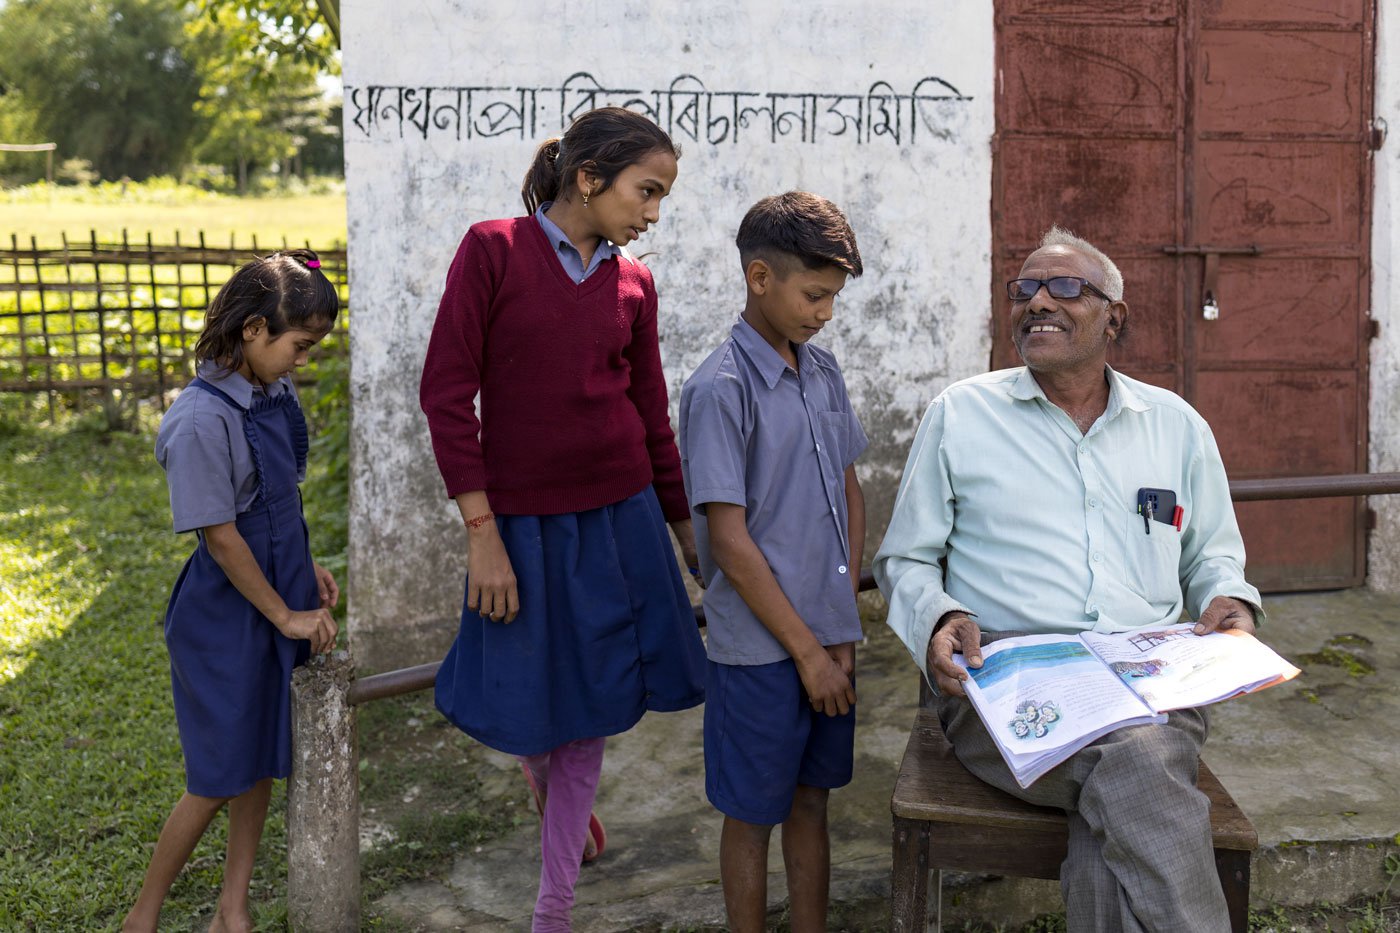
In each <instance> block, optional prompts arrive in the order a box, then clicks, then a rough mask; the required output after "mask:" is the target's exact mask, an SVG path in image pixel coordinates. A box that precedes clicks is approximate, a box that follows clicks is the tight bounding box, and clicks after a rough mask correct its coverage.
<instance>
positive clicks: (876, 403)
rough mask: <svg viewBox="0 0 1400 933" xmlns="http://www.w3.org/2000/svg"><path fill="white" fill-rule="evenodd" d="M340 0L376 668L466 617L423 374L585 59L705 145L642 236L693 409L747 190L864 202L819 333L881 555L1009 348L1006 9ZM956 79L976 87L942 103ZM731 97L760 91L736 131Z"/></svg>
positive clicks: (358, 415)
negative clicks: (480, 239) (1005, 306)
mask: <svg viewBox="0 0 1400 933" xmlns="http://www.w3.org/2000/svg"><path fill="white" fill-rule="evenodd" d="M342 15H343V22H344V28H345V33H344V48H345V57H344V64H345V84H346V95H345V102H346V106H345V117H346V127H345V129H346V133H345V141H346V146H345V149H346V165H347V174H348V185H349V222H350V275H351V279H352V287H353V289H354V294H355V314H354V319H353V323H352V339H353V349H352V359H353V369H352V373H353V374H352V396H353V405H354V424H353V432H352V451H353V458H354V462H353V469H352V480H351V483H352V486H351V526H350V538H351V553H350V584H351V613H350V631H351V637H352V641H353V642H354V648H355V652H356V654H357V656H358V657H359V658H360V659H361V663H362V664H365V665H367V666H368V667H371V668H378V669H383V668H385V667H393V666H399V665H401V664H405V663H414V662H418V661H424V660H429V659H431V658H433V657H434V656H435V653H436V652H438V651H439V650H440V648H441V646H442V645H443V644H444V643H445V641H446V640H447V639H448V638H450V636H451V635H452V634H453V633H454V632H455V624H456V619H457V615H458V612H459V610H460V601H461V591H462V572H463V568H464V566H465V562H464V553H463V550H464V543H465V542H464V534H463V532H462V531H461V529H460V528H459V527H458V521H457V518H456V513H455V510H454V509H453V508H452V507H451V506H450V503H448V502H446V501H445V500H444V499H443V493H442V486H441V483H440V481H439V479H438V475H437V471H436V468H435V466H434V464H433V461H432V456H431V453H430V450H429V444H428V434H427V429H426V426H425V422H424V420H423V417H422V414H421V412H420V411H419V409H418V402H417V388H418V375H419V368H420V364H421V361H422V357H423V350H424V347H425V345H426V341H427V335H428V332H429V329H430V327H431V324H432V320H433V316H434V314H435V312H436V307H437V300H438V297H439V294H440V289H441V283H442V281H443V277H444V275H445V273H446V270H447V266H448V263H449V262H450V260H451V258H452V255H453V253H454V251H455V249H456V246H457V243H458V241H459V240H460V238H461V236H462V234H463V233H464V232H465V230H466V228H467V227H468V226H469V225H470V224H472V223H473V222H475V221H478V220H483V219H487V218H492V217H501V216H513V215H517V214H519V213H521V211H522V207H521V202H520V199H519V196H518V190H519V183H520V178H521V176H522V175H523V174H524V171H525V169H526V166H527V164H528V162H529V160H530V157H531V155H532V153H533V151H534V148H535V145H536V143H537V142H539V141H540V140H542V139H544V138H545V137H546V136H549V135H557V134H558V133H559V131H560V130H559V128H560V119H561V99H562V102H563V107H564V108H567V109H569V110H572V109H573V108H575V107H578V106H584V107H586V106H588V103H587V102H588V100H589V98H588V97H586V96H585V94H584V93H583V92H584V91H585V90H586V89H587V88H588V87H589V86H590V79H585V78H581V77H575V78H574V79H573V80H572V81H569V80H568V79H569V78H570V76H571V75H575V74H576V73H578V72H586V73H587V74H588V75H591V80H595V81H596V86H601V87H603V88H609V89H630V90H628V91H626V92H622V91H618V92H606V93H599V94H598V96H597V97H596V98H594V100H595V101H596V103H597V104H600V105H601V104H603V103H618V104H623V103H626V102H627V100H629V99H634V100H635V101H636V102H635V103H633V104H630V106H633V107H635V108H638V109H642V108H651V109H652V111H653V112H654V113H655V115H656V116H657V118H658V119H659V122H661V123H662V125H663V126H666V127H668V128H669V129H670V130H671V131H672V132H673V135H674V136H675V137H676V139H677V141H678V142H679V143H680V144H681V146H682V148H683V150H684V154H683V157H682V159H681V162H680V177H679V179H678V181H677V184H676V188H675V192H674V194H673V195H672V197H671V198H670V199H669V200H668V202H667V203H666V204H664V205H663V212H662V220H661V224H660V226H658V227H657V228H655V229H654V230H653V231H652V232H651V233H649V234H648V235H647V237H646V238H644V239H643V240H642V241H640V242H639V243H637V244H634V249H636V250H637V251H638V252H644V251H655V252H656V253H657V255H655V256H654V257H652V258H650V259H649V260H648V264H649V265H650V266H651V269H652V271H653V273H654V274H655V277H656V281H657V286H658V290H659V292H660V296H661V335H662V354H663V357H664V360H665V363H666V368H667V372H668V375H669V377H670V382H671V390H672V401H673V409H674V401H675V399H676V397H677V396H678V394H679V388H680V385H681V383H682V382H683V381H684V379H685V377H686V375H687V374H688V373H689V372H690V371H691V370H692V369H693V368H694V367H695V366H696V364H698V363H699V362H700V360H701V359H702V358H703V357H704V355H705V354H706V353H707V352H708V351H709V350H710V349H711V348H712V347H714V346H715V345H716V344H717V343H718V341H719V340H720V339H722V337H723V336H724V334H725V333H726V332H727V330H728V328H729V326H730V324H731V323H732V320H733V318H734V317H735V315H736V314H737V313H738V311H739V310H740V309H741V307H742V300H743V287H742V283H741V279H740V275H739V265H738V258H737V255H736V253H735V250H734V247H733V237H734V233H735V231H736V229H737V227H738V223H739V220H740V218H741V217H742V216H743V213H744V211H745V210H746V209H747V208H748V206H749V205H750V204H751V203H752V202H753V201H755V200H756V199H758V198H759V197H762V196H764V195H767V194H772V193H776V192H780V191H783V190H787V189H789V188H806V189H809V190H812V191H815V192H817V193H820V194H822V195H825V196H827V197H829V198H831V199H832V200H834V201H835V202H836V203H837V204H839V205H840V206H841V207H842V208H843V209H845V211H846V212H847V214H848V216H849V217H850V220H851V223H852V226H853V227H854V228H855V231H856V235H857V237H858V239H859V242H860V246H861V251H862V254H863V257H864V259H865V268H866V275H865V277H864V278H863V279H860V280H857V281H854V282H852V283H851V284H850V285H849V286H848V288H847V289H846V291H845V293H844V294H843V297H842V299H841V300H840V302H839V303H838V307H837V317H836V319H835V321H834V322H833V323H832V324H831V325H830V326H828V328H827V329H826V331H825V332H824V333H823V341H824V342H825V343H826V344H827V345H828V346H830V347H831V348H832V349H833V350H834V351H835V352H836V353H837V355H838V357H839V358H840V359H841V361H842V363H843V365H844V367H845V370H846V376H847V381H848V383H849V385H850V388H851V393H852V396H853V398H854V400H855V403H856V406H857V408H858V410H859V411H860V413H861V415H862V418H863V419H864V421H865V423H866V427H867V432H868V433H869V434H870V436H871V438H872V441H873V443H872V447H871V450H870V452H869V453H868V454H867V456H866V458H865V461H864V462H863V464H862V465H861V470H862V476H863V478H864V479H865V482H866V486H867V490H868V498H869V500H870V505H871V514H870V525H871V527H872V528H873V529H876V532H877V534H876V536H874V541H873V542H872V545H871V546H870V547H869V548H868V550H870V551H871V552H873V543H877V542H878V530H879V529H881V528H883V527H884V524H885V522H886V520H887V518H888V514H889V508H890V506H891V504H892V500H893V494H894V490H895V487H896V485H897V482H898V475H899V471H900V469H901V468H902V466H903V460H904V455H905V451H906V448H907V445H908V442H909V440H910V438H911V436H912V432H913V428H914V426H915V425H916V423H917V419H918V417H919V415H920V414H921V412H922V410H923V408H924V406H925V405H926V404H927V402H928V400H929V399H931V398H932V397H933V395H935V394H936V393H937V392H938V391H939V390H941V389H942V388H943V387H944V386H945V385H947V384H948V383H949V382H951V381H953V380H955V379H959V378H962V377H964V376H968V375H971V374H974V373H977V372H980V371H982V370H983V369H985V368H986V365H987V360H988V358H989V337H988V331H989V323H988V309H989V295H988V293H987V272H986V270H987V268H988V262H989V261H990V241H991V232H990V219H989V208H988V205H989V199H990V187H991V154H990V150H989V145H988V143H989V139H990V137H991V134H992V131H993V124H994V121H993V55H994V45H993V33H992V5H991V3H990V2H988V0H982V2H974V3H956V4H927V3H922V2H895V0H870V2H865V3H851V2H849V0H803V2H795V0H770V2H768V3H755V2H751V0H750V2H745V0H714V2H704V3H679V2H639V0H609V2H606V3H600V2H578V3H569V4H560V3H547V2H543V0H520V2H516V3H509V4H505V3H486V2H464V0H396V2H392V3H390V2H385V0H344V2H343V4H342ZM685 75H689V76H693V77H692V78H691V79H689V80H678V79H680V78H682V76H685ZM929 78H938V79H942V81H943V82H946V85H944V84H940V83H938V82H936V81H926V80H925V79H929ZM566 82H567V88H568V91H567V92H561V90H560V89H561V87H563V86H565V84H566ZM881 82H883V83H881ZM949 86H951V88H954V89H956V92H958V93H957V96H960V97H961V98H962V99H955V100H947V99H945V100H937V99H934V98H936V97H947V96H953V91H952V90H950V87H949ZM428 89H431V93H430V94H429V91H428ZM463 89H472V90H470V92H468V91H467V90H463ZM687 90H688V91H702V90H703V91H707V92H708V95H701V96H691V95H687V94H685V93H679V92H680V91H687ZM672 91H675V92H674V93H668V92H672ZM735 92H743V94H742V95H736V93H735ZM916 92H917V95H918V99H917V100H916V99H914V96H915V94H916ZM773 94H778V95H785V96H781V97H776V98H775V97H771V96H770V95H773ZM804 95H809V96H804ZM522 101H523V103H524V104H525V106H524V107H523V108H522V107H521V104H522ZM692 105H693V106H695V108H696V109H695V110H687V108H688V107H690V106H692ZM736 108H742V109H748V110H749V112H748V113H746V114H744V116H743V118H742V119H741V120H740V121H739V125H737V126H736V125H735V121H734V115H735V109H736ZM765 108H766V109H765ZM775 110H776V116H777V117H778V118H779V119H778V121H777V126H776V127H775V126H774V118H775V114H774V111H775ZM522 112H523V114H524V116H523V118H522V116H521V114H522ZM697 114H698V116H699V125H698V126H697V124H696V116H697ZM522 119H523V123H524V126H523V128H522V126H521V124H522ZM1397 122H1400V121H1397Z"/></svg>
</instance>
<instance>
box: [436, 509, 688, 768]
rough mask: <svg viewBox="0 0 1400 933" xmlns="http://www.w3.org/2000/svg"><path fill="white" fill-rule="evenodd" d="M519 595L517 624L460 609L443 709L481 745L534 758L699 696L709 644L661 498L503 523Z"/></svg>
mask: <svg viewBox="0 0 1400 933" xmlns="http://www.w3.org/2000/svg"><path fill="white" fill-rule="evenodd" d="M496 524H497V527H498V528H500V531H501V538H502V540H504V542H505V546H506V552H507V554H509V556H510V561H511V567H512V569H513V570H514V572H515V578H516V585H517V587H518V589H519V593H520V614H519V615H518V616H517V617H516V619H515V621H514V622H511V623H509V624H506V623H503V622H496V621H492V620H491V619H490V618H488V617H486V616H483V615H481V614H480V613H479V612H475V611H473V610H471V609H468V608H467V607H466V601H465V598H464V599H463V604H462V623H461V628H460V629H459V631H458V633H457V640H456V641H455V642H454V643H453V645H452V648H451V649H450V650H449V651H448V652H447V657H446V658H445V659H444V660H443V664H442V669H441V670H440V671H439V672H438V676H437V687H436V692H435V696H436V702H437V707H438V709H439V710H441V711H442V714H443V715H444V716H446V717H447V718H448V719H449V720H450V721H451V722H452V723H453V724H454V725H456V726H457V727H458V728H459V729H461V730H462V731H463V732H465V733H467V734H468V735H470V736H471V737H472V738H474V739H476V740H478V741H479V742H481V743H483V744H485V745H489V746H490V747H492V748H495V749H498V750H500V751H503V752H506V753H509V754H514V755H535V754H539V753H540V752H545V751H549V750H550V749H553V748H557V747H558V746H560V745H563V744H564V743H566V742H571V741H574V740H575V739H585V738H597V737H600V736H608V735H616V734H617V733H619V732H625V731H627V730H628V729H630V728H632V726H634V725H636V723H637V721H638V720H639V719H641V718H642V714H643V713H645V712H646V711H648V710H653V711H657V712H669V711H674V710H681V709H688V708H690V707H692V706H696V705H698V704H699V703H701V702H702V701H703V700H704V698H705V688H704V684H705V648H704V645H703V644H702V643H701V641H700V633H699V631H698V630H697V628H696V625H695V614H694V612H693V610H692V609H691V607H690V600H689V598H688V597H687V595H686V591H685V586H684V584H683V583H682V582H681V577H680V573H679V570H678V568H677V567H676V560H675V557H674V553H675V552H674V551H673V550H672V547H671V539H670V536H669V535H668V534H667V531H666V524H665V521H664V519H663V518H662V514H661V507H660V505H659V504H658V502H657V500H656V494H655V493H654V492H653V491H652V489H651V487H650V486H648V487H647V488H646V489H645V490H643V491H642V492H640V493H637V494H636V495H634V496H632V497H630V498H628V499H624V500H623V501H621V502H617V503H614V504H613V505H609V506H605V507H603V508H600V509H592V510H590V511H587V512H573V513H568V514H565V515H505V516H498V517H497V519H496Z"/></svg>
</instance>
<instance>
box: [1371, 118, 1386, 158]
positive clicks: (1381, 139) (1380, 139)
mask: <svg viewBox="0 0 1400 933" xmlns="http://www.w3.org/2000/svg"><path fill="white" fill-rule="evenodd" d="M1387 129H1389V127H1387V126H1386V122H1385V117H1374V118H1372V120H1371V151H1372V152H1379V151H1380V148H1381V147H1382V146H1384V145H1385V133H1386V130H1387Z"/></svg>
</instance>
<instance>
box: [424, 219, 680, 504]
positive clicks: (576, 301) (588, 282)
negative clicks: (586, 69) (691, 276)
mask: <svg viewBox="0 0 1400 933" xmlns="http://www.w3.org/2000/svg"><path fill="white" fill-rule="evenodd" d="M478 393H479V395H480V402H481V418H480V420H478V419H477V415H476V412H475V411H474V410H473V402H474V401H475V400H476V399H477V398H478ZM419 401H420V402H421V404H422V406H423V411H424V413H425V414H426V415H427V416H428V430H429V432H430V433H431V434H432V439H433V453H434V454H435V455H436V457H437V463H438V469H439V470H441V471H442V478H443V481H444V482H445V483H446V485H447V494H448V495H449V496H457V495H458V494H460V493H464V492H472V491H475V490H478V489H484V490H486V493H487V496H488V498H489V499H490V501H491V509H492V511H494V512H498V513H500V514H502V515H557V514H561V513H564V512H581V511H584V510H586V509H595V508H599V507H601V506H604V505H609V504H611V503H613V502H619V501H621V500H623V499H625V498H627V497H628V496H631V495H635V494H636V493H638V492H641V491H642V490H643V489H645V488H646V487H647V485H648V484H652V485H654V486H655V487H656V495H657V497H658V498H659V499H660V500H661V509H662V512H663V513H664V514H665V516H666V520H667V521H677V520H679V519H684V518H689V517H690V510H689V508H688V507H687V505H686V500H685V490H684V487H683V486H682V483H681V464H680V455H679V454H678V453H677V452H676V441H675V436H674V435H673V434H672V433H671V421H670V414H669V409H668V407H667V402H666V379H665V374H664V373H663V372H662V369H661V350H660V347H658V345H657V337H656V287H655V286H654V285H653V284H652V280H651V273H650V272H649V271H647V268H646V267H645V266H643V265H641V264H640V263H638V262H636V261H634V260H632V259H630V258H629V257H626V256H620V257H618V258H617V259H614V260H609V261H607V262H604V263H603V264H602V265H601V266H599V267H598V268H597V269H596V270H595V271H594V272H593V274H592V275H590V276H589V277H588V278H587V279H585V280H584V281H583V282H582V283H581V284H580V283H577V282H574V281H572V280H571V279H570V278H569V276H568V274H567V273H565V272H564V269H563V266H561V265H560V263H559V260H558V258H557V257H556V256H554V255H553V252H552V250H551V248H550V244H549V240H548V239H547V238H546V237H545V234H544V231H543V230H541V229H540V225H539V222H538V221H536V220H535V219H534V218H533V217H518V218H515V219H513V220H491V221H486V222H484V223H479V224H476V225H474V226H473V227H472V228H471V229H470V230H468V231H467V235H466V237H465V238H464V239H463V240H462V245H461V246H460V247H459V248H458V250H457V257H456V258H455V259H454V260H453V261H452V268H451V269H449V270H448V273H447V287H446V289H445V291H444V292H443V296H442V303H441V304H440V305H439V306H438V314H437V321H436V322H435V323H434V324H433V334H432V338H431V339H430V340H429V342H428V356H427V359H426V360H425V361H424V363H423V381H422V384H421V385H420V387H419Z"/></svg>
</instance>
